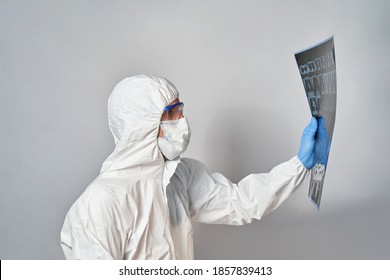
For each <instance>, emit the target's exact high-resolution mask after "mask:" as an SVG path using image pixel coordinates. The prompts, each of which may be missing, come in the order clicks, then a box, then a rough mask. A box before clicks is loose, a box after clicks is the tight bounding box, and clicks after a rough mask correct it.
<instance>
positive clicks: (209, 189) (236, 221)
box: [183, 157, 310, 225]
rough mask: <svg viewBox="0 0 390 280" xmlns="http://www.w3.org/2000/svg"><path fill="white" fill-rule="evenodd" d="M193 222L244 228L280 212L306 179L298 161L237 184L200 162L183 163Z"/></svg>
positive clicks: (189, 160) (303, 169)
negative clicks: (282, 206)
mask: <svg viewBox="0 0 390 280" xmlns="http://www.w3.org/2000/svg"><path fill="white" fill-rule="evenodd" d="M183 163H184V164H185V166H186V168H185V169H186V172H187V195H188V199H189V210H190V216H191V219H192V220H193V221H195V222H200V223H207V224H229V225H243V224H247V223H250V222H252V221H253V220H254V219H261V218H262V217H263V216H264V215H266V214H267V213H269V212H271V211H272V210H274V209H276V208H278V207H279V206H280V205H281V203H282V202H283V201H285V200H286V198H287V197H289V196H290V195H291V193H293V192H294V191H295V190H296V189H297V188H298V187H299V186H300V185H302V183H303V182H304V181H305V180H306V179H307V177H308V174H310V173H309V171H308V170H307V169H306V168H305V167H304V166H303V165H302V163H301V162H300V161H299V159H298V158H297V157H293V158H292V159H291V160H289V161H287V162H284V163H282V164H279V165H278V166H276V167H274V168H273V169H272V170H271V171H270V172H269V173H261V174H251V175H249V176H247V177H245V178H244V179H242V180H241V181H240V182H239V183H238V184H234V183H232V182H231V181H229V180H228V179H227V178H226V177H225V176H223V175H222V174H220V173H209V172H208V170H207V169H206V167H205V166H204V165H203V164H202V163H201V162H199V161H196V160H192V159H183Z"/></svg>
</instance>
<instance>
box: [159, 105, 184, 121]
mask: <svg viewBox="0 0 390 280" xmlns="http://www.w3.org/2000/svg"><path fill="white" fill-rule="evenodd" d="M183 107H184V103H183V102H178V103H175V104H172V105H168V106H167V107H165V108H164V112H163V114H162V119H163V120H177V119H180V118H181V117H182V116H183Z"/></svg>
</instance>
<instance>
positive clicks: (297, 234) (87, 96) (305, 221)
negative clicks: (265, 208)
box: [0, 0, 390, 259]
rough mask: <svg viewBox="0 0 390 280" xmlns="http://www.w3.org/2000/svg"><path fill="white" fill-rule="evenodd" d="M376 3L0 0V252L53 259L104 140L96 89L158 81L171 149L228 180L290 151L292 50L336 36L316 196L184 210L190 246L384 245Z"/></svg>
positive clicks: (388, 207)
mask: <svg viewBox="0 0 390 280" xmlns="http://www.w3.org/2000/svg"><path fill="white" fill-rule="evenodd" d="M389 14H390V2H389V1H387V0H383V1H372V0H371V1H369V0H365V1H363V0H360V1H346V0H327V1H313V0H302V1H271V0H269V1H260V0H258V1H254V0H245V1H238V0H236V1H233V0H224V1H222V0H211V1H186V0H182V1H180V0H169V1H150V0H147V1H130V0H129V1H125V0H110V1H109V0H105V1H103V0H98V1H97V0H88V1H87V0H83V1H76V0H72V1H49V0H46V1H45V0H37V1H27V0H25V1H21V0H1V1H0V94H1V102H0V133H1V138H0V139H1V140H0V187H1V196H0V258H1V259H61V258H63V255H62V251H61V248H60V245H59V234H60V230H61V227H62V223H63V220H64V217H65V214H66V212H67V211H68V209H69V207H70V206H71V204H72V203H73V202H74V200H75V199H76V198H77V197H78V196H79V195H80V194H81V193H82V191H83V190H84V189H85V187H86V186H87V185H88V184H89V183H90V182H91V181H92V180H93V179H94V178H95V177H96V176H97V174H98V172H99V170H100V167H101V164H102V162H103V161H104V159H105V158H106V157H107V156H108V155H109V154H110V153H111V152H112V150H113V148H114V143H113V139H112V136H111V134H110V131H109V129H108V124H107V109H106V107H107V105H106V104H107V100H108V96H109V94H110V92H111V90H112V89H113V87H114V86H115V85H116V83H118V82H119V81H120V80H121V79H123V78H125V77H127V76H131V75H134V74H138V73H146V74H156V75H162V76H164V77H166V78H167V79H169V80H170V81H172V82H173V83H174V84H175V85H176V87H177V88H178V90H179V92H180V97H181V100H182V101H183V102H184V103H185V114H186V116H187V117H188V119H189V121H190V125H191V129H192V139H191V143H190V146H189V149H188V150H187V152H186V153H185V154H184V156H186V157H193V158H196V159H199V160H201V161H203V162H204V163H205V164H206V165H207V166H208V168H209V170H210V171H218V172H221V173H223V174H224V175H225V176H227V177H228V178H230V179H231V180H232V181H239V180H240V179H241V178H242V177H244V176H246V175H248V174H250V173H254V172H256V173H257V172H259V173H261V172H268V171H269V170H270V169H271V168H272V167H273V166H275V165H277V164H278V163H281V162H283V161H286V160H288V159H290V158H291V157H292V156H294V155H296V154H297V153H298V149H299V141H300V137H301V133H302V130H303V129H304V127H305V126H306V125H307V123H308V122H309V120H310V110H309V106H308V104H307V100H306V97H305V93H304V89H303V86H302V82H301V80H300V76H299V72H298V69H297V66H296V62H295V58H294V52H296V51H299V50H301V49H303V48H306V47H308V46H309V45H311V44H314V43H317V42H319V41H322V40H323V39H325V38H328V37H329V36H331V35H334V36H335V52H336V64H337V79H338V81H337V82H338V104H337V114H336V124H335V130H334V135H333V143H332V148H331V153H330V157H329V162H328V170H327V176H326V179H325V185H324V191H323V197H322V205H321V209H320V211H319V212H318V211H317V210H316V209H315V207H314V206H313V205H312V204H311V202H310V201H309V199H308V198H307V192H308V186H302V188H301V189H300V190H298V191H297V192H296V193H294V194H293V196H292V197H290V198H289V200H288V201H287V202H286V203H285V204H284V205H282V206H281V207H280V208H279V209H278V210H276V211H275V212H273V213H271V214H269V215H268V216H267V217H265V218H264V219H263V220H261V221H256V222H254V223H252V224H250V225H247V226H243V227H233V226H221V225H218V226H217V225H198V224H196V225H194V234H195V257H196V258H197V259H389V258H390V238H389V231H390V219H389V213H390V203H389V198H390V172H389V158H390V151H389V145H388V143H389V140H390V139H389V138H390V137H389V136H390V117H389V113H388V111H389V110H388V108H389V101H390V97H389V89H388V80H389V77H388V76H389V73H390V67H389V63H390V59H389V47H390V17H389Z"/></svg>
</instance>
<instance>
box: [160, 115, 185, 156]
mask: <svg viewBox="0 0 390 280" xmlns="http://www.w3.org/2000/svg"><path fill="white" fill-rule="evenodd" d="M160 127H161V129H162V130H163V131H164V136H163V137H159V138H158V146H159V147H160V150H161V152H162V153H163V155H164V156H165V157H166V158H167V159H169V160H173V159H175V158H177V157H178V156H180V155H181V154H182V153H183V152H184V151H185V150H186V149H187V147H188V144H189V142H190V138H191V130H190V125H189V124H188V120H187V118H181V119H178V120H171V121H161V125H160Z"/></svg>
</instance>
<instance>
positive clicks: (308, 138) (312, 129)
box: [298, 117, 326, 169]
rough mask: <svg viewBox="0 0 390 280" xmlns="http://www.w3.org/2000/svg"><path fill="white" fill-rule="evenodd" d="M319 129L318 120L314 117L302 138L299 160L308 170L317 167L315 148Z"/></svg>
mask: <svg viewBox="0 0 390 280" xmlns="http://www.w3.org/2000/svg"><path fill="white" fill-rule="evenodd" d="M317 127H318V122H317V119H316V118H314V117H312V118H311V120H310V123H309V124H308V126H306V128H305V130H304V131H303V134H302V138H301V146H300V147H299V153H298V159H299V160H300V161H301V162H302V164H303V165H304V166H305V167H306V168H307V169H312V168H313V166H314V165H315V160H314V146H315V137H316V133H317ZM325 131H326V130H325Z"/></svg>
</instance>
